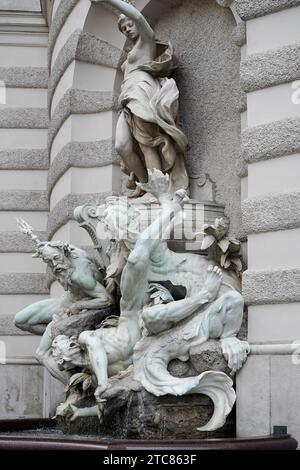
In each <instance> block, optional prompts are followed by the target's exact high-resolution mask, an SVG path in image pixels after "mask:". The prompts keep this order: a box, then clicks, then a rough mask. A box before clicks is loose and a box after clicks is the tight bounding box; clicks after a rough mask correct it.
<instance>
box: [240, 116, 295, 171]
mask: <svg viewBox="0 0 300 470" xmlns="http://www.w3.org/2000/svg"><path fill="white" fill-rule="evenodd" d="M299 128H300V119H299V118H291V119H284V120H282V121H276V122H272V123H269V124H264V125H261V126H254V127H252V128H248V129H246V130H245V131H243V132H242V155H243V159H244V161H245V162H247V163H253V162H257V161H260V160H268V159H271V158H276V157H283V156H285V155H291V154H293V153H298V152H299V151H300V133H299Z"/></svg>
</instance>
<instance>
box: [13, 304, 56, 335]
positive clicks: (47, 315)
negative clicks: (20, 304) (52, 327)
mask: <svg viewBox="0 0 300 470" xmlns="http://www.w3.org/2000/svg"><path fill="white" fill-rule="evenodd" d="M59 310H60V300H59V299H46V300H41V301H39V302H35V303H34V304H32V305H29V306H28V307H26V308H24V309H23V310H21V311H20V312H19V313H17V314H16V316H15V320H14V322H15V325H16V326H17V327H18V328H20V329H21V330H23V331H29V332H30V333H33V334H35V335H39V336H42V335H43V334H44V332H45V329H46V326H47V325H48V323H50V322H51V320H52V317H53V315H54V314H56V313H58V312H59Z"/></svg>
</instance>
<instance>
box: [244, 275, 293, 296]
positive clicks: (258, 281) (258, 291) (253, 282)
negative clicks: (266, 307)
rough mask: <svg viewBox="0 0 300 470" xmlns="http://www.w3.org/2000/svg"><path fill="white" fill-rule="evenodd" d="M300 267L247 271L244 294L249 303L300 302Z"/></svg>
mask: <svg viewBox="0 0 300 470" xmlns="http://www.w3.org/2000/svg"><path fill="white" fill-rule="evenodd" d="M299 283H300V269H287V270H278V271H277V270H272V271H254V270H253V271H249V270H248V271H245V272H244V274H243V296H244V298H245V302H246V303H247V304H248V305H263V304H283V303H292V302H300V290H299Z"/></svg>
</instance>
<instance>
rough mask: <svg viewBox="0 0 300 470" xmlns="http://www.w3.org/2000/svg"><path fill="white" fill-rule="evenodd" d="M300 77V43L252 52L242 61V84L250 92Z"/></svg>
mask: <svg viewBox="0 0 300 470" xmlns="http://www.w3.org/2000/svg"><path fill="white" fill-rule="evenodd" d="M299 78H300V44H293V45H291V46H284V47H281V48H280V49H276V50H274V51H268V52H264V53H260V54H252V55H250V56H248V57H247V58H246V59H244V60H242V62H241V86H242V88H243V90H244V91H246V92H250V91H255V90H260V89H263V88H267V87H271V86H274V85H279V84H281V83H289V82H292V81H293V80H297V79H299Z"/></svg>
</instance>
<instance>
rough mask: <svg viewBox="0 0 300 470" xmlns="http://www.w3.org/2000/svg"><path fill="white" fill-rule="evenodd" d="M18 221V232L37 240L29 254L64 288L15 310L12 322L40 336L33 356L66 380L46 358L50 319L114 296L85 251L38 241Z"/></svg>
mask: <svg viewBox="0 0 300 470" xmlns="http://www.w3.org/2000/svg"><path fill="white" fill-rule="evenodd" d="M19 225H20V228H21V230H22V232H23V233H25V234H27V235H29V236H30V237H31V238H32V239H33V240H34V241H35V242H36V243H37V250H36V253H35V254H34V255H33V256H34V257H36V258H41V259H42V260H43V261H44V262H45V263H47V264H48V266H49V267H50V268H51V270H52V272H53V274H54V276H55V278H56V279H57V281H58V282H59V283H60V284H61V286H62V287H63V288H64V290H65V292H64V294H63V295H62V296H61V297H60V298H58V299H57V298H52V299H51V298H50V299H46V300H41V301H39V302H35V303H34V304H32V305H29V306H28V307H26V308H24V309H23V310H21V311H20V312H18V313H17V314H16V316H15V325H16V326H17V327H18V328H20V329H21V330H23V331H29V332H30V333H33V334H35V335H41V336H42V340H41V342H40V344H39V346H38V349H37V351H36V358H37V360H38V361H39V362H40V363H41V364H43V365H44V366H45V367H47V368H48V369H49V370H50V373H51V374H52V375H53V376H55V377H56V378H57V379H59V380H60V381H61V382H63V383H65V384H66V383H68V379H69V374H66V373H64V372H62V371H60V370H59V369H58V368H57V367H56V366H55V362H54V361H49V354H50V348H51V344H52V341H53V339H54V338H53V335H52V333H51V328H52V325H53V323H54V322H55V321H58V320H59V319H61V318H63V317H66V316H70V315H74V314H78V313H79V312H81V311H82V310H95V309H101V308H104V307H108V306H109V305H112V304H113V303H114V300H113V298H112V296H111V295H110V294H109V293H108V292H107V290H106V289H105V287H104V286H103V284H102V275H101V273H100V271H99V268H98V266H97V264H96V262H95V261H94V260H93V258H92V257H90V256H89V254H88V253H86V252H85V251H84V250H82V249H80V248H77V247H75V246H73V245H69V244H67V243H63V242H60V241H58V242H55V241H53V242H41V241H39V240H38V239H37V237H36V236H35V235H34V234H33V233H32V229H31V227H29V226H28V225H27V224H26V223H25V222H24V221H21V222H19Z"/></svg>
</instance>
